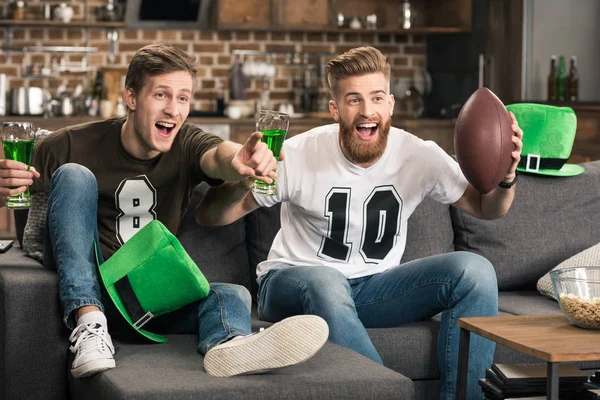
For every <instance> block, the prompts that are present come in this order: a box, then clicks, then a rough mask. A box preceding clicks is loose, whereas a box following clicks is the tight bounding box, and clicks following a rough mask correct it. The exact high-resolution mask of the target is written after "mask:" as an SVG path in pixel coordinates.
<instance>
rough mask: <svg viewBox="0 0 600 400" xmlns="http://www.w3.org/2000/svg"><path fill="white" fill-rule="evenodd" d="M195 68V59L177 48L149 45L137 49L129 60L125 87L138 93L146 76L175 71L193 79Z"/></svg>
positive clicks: (156, 44)
mask: <svg viewBox="0 0 600 400" xmlns="http://www.w3.org/2000/svg"><path fill="white" fill-rule="evenodd" d="M197 68H198V63H197V61H196V57H193V56H190V55H188V54H187V53H185V52H184V51H182V50H180V49H178V48H177V47H175V46H173V45H170V44H165V43H154V44H150V45H148V46H144V47H142V48H141V49H139V50H138V51H137V52H136V53H135V55H134V56H133V58H132V59H131V62H130V63H129V68H128V69H127V75H126V76H125V87H126V88H131V89H132V90H133V92H134V93H138V92H139V90H140V89H141V88H142V87H143V86H144V84H145V83H146V78H147V77H148V76H156V75H161V74H165V73H168V72H176V71H188V72H189V73H190V75H192V79H194V78H195V77H196V70H197Z"/></svg>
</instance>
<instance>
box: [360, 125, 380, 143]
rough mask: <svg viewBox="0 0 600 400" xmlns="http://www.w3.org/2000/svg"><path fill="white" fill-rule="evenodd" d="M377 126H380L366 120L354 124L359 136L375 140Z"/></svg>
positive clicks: (367, 139) (363, 138) (362, 138)
mask: <svg viewBox="0 0 600 400" xmlns="http://www.w3.org/2000/svg"><path fill="white" fill-rule="evenodd" d="M377 128H379V124H376V123H375V122H366V123H362V124H357V125H355V126H354V129H355V130H356V133H357V135H358V137H359V138H360V139H361V140H366V141H369V140H373V139H375V138H376V137H377Z"/></svg>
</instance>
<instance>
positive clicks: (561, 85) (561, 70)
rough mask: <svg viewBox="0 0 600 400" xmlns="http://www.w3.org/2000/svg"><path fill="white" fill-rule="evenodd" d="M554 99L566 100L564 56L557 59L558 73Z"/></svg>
mask: <svg viewBox="0 0 600 400" xmlns="http://www.w3.org/2000/svg"><path fill="white" fill-rule="evenodd" d="M556 99H557V100H558V101H565V100H566V99H567V65H566V61H565V56H560V58H559V59H558V72H557V78H556Z"/></svg>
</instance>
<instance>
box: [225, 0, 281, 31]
mask: <svg viewBox="0 0 600 400" xmlns="http://www.w3.org/2000/svg"><path fill="white" fill-rule="evenodd" d="M218 1H219V5H218V12H217V18H218V21H217V26H218V27H219V29H229V30H238V29H240V30H245V29H269V28H270V26H271V20H272V14H273V1H272V0H246V1H239V0H218Z"/></svg>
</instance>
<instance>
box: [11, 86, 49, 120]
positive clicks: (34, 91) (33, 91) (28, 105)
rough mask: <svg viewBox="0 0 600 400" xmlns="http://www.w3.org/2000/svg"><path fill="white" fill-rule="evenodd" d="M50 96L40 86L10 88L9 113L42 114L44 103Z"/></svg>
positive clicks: (44, 107) (44, 108)
mask: <svg viewBox="0 0 600 400" xmlns="http://www.w3.org/2000/svg"><path fill="white" fill-rule="evenodd" d="M51 98H52V96H51V95H50V93H49V92H48V91H47V90H45V89H42V88H38V87H29V88H24V87H20V88H12V89H10V113H11V114H12V115H44V111H45V110H46V104H47V103H48V101H50V99H51Z"/></svg>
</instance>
